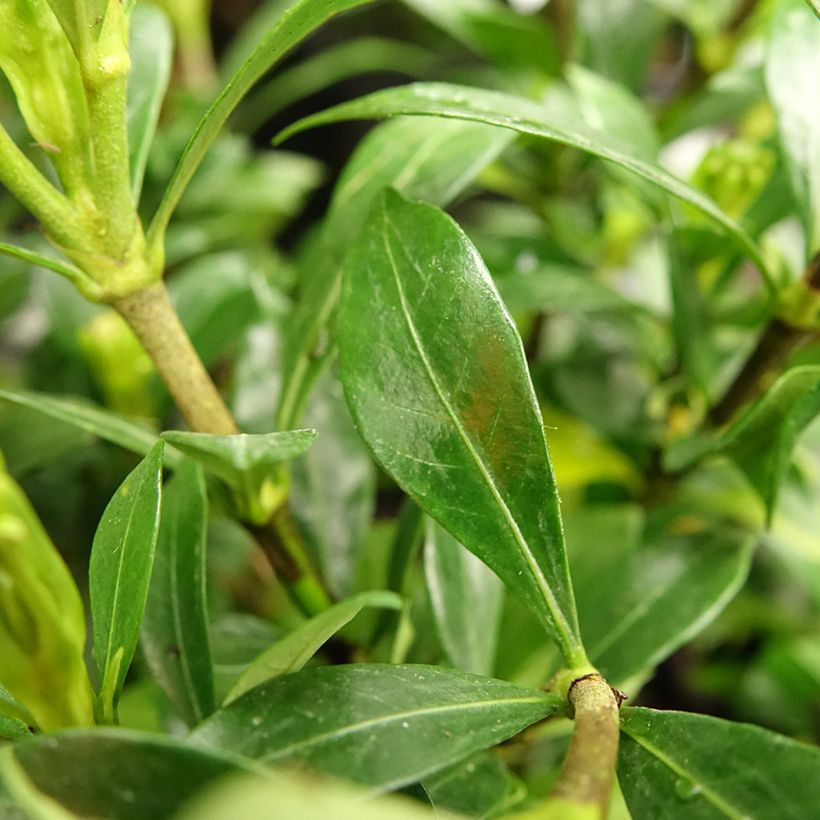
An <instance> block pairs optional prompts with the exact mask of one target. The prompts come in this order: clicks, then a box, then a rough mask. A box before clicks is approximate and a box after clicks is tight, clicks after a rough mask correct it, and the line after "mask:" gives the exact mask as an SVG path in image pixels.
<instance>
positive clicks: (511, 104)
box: [276, 83, 774, 286]
mask: <svg viewBox="0 0 820 820" xmlns="http://www.w3.org/2000/svg"><path fill="white" fill-rule="evenodd" d="M397 114H408V115H435V116H439V117H449V118H456V119H464V120H471V121H475V122H483V123H487V124H491V125H497V126H500V127H502V128H508V129H511V130H514V131H518V132H519V133H522V134H530V135H532V136H536V137H541V138H543V139H547V140H552V141H554V142H559V143H563V144H564V145H569V146H572V147H574V148H577V149H579V150H581V151H585V152H587V153H589V154H592V155H593V156H597V157H600V158H601V159H605V160H609V161H610V162H613V163H615V164H616V165H619V166H621V167H623V168H627V169H628V170H630V171H632V172H633V173H635V174H637V175H638V176H639V177H642V178H644V179H646V180H648V181H649V182H651V183H652V184H654V185H656V186H658V187H659V188H661V189H663V190H665V191H667V192H669V193H670V194H673V195H674V196H676V197H679V198H680V199H682V200H684V201H685V202H688V203H689V204H691V205H694V206H695V207H696V208H698V209H700V210H701V211H703V212H704V213H705V214H707V215H709V216H710V217H712V219H714V220H715V221H716V222H717V223H718V224H719V225H721V226H722V227H723V229H724V230H725V231H726V233H727V234H728V235H729V236H731V237H732V238H733V239H734V240H735V241H736V242H737V243H738V245H739V246H740V247H741V248H743V250H744V251H745V252H746V253H747V254H748V255H749V257H750V258H751V259H752V260H753V261H754V262H755V264H756V265H757V266H758V267H759V268H760V271H761V272H762V273H763V274H764V276H766V277H767V282H768V283H769V284H770V285H771V286H773V285H774V281H773V280H772V279H771V274H770V273H769V271H768V268H767V266H766V263H765V261H764V259H763V257H762V255H761V253H760V250H759V248H758V247H757V245H756V244H755V243H754V241H753V240H752V239H751V237H749V236H748V234H746V232H745V231H744V230H743V229H742V228H741V227H740V226H739V225H738V224H737V223H736V222H735V221H734V220H733V219H731V218H730V217H729V216H727V215H726V214H725V213H724V212H723V211H722V210H721V209H720V208H719V207H718V205H716V204H715V203H714V202H713V201H712V200H711V199H709V197H707V196H706V195H705V194H702V193H700V192H699V191H697V190H695V189H694V188H692V187H691V186H689V185H687V184H686V183H685V182H683V180H681V179H678V178H677V177H675V176H673V175H672V174H670V173H669V172H668V171H665V170H664V169H663V168H661V167H660V166H659V165H655V164H653V163H651V162H649V161H647V160H645V159H642V158H640V157H638V156H634V155H632V154H631V153H629V152H628V150H626V149H624V148H623V147H622V146H621V144H620V142H618V141H616V140H613V139H611V138H609V137H608V135H607V134H606V133H605V132H602V131H597V130H592V129H589V128H586V127H584V126H582V125H579V124H578V123H577V122H575V121H573V120H570V119H569V118H568V117H567V116H566V114H565V112H562V111H561V110H560V109H558V110H556V109H550V108H546V107H544V106H540V105H538V104H537V103H534V102H532V101H530V100H527V99H524V98H522V97H516V96H513V95H510V94H504V93H500V92H497V91H487V90H484V89H479V88H469V87H467V86H457V85H449V84H446V83H413V84H411V85H404V86H400V87H397V88H390V89H387V90H385V91H377V92H376V93H374V94H370V95H368V96H367V97H363V98H361V99H358V100H353V101H352V102H348V103H343V104H341V105H337V106H335V107H333V108H331V109H328V110H327V111H323V112H320V113H318V114H314V115H312V116H309V117H306V118H305V119H303V120H300V121H299V122H297V123H294V124H293V125H291V126H290V127H289V128H287V129H285V130H284V131H283V132H282V133H281V134H280V135H279V136H278V137H277V140H276V141H277V143H280V142H282V141H284V140H285V139H287V138H288V137H290V136H292V135H293V134H297V133H299V132H300V131H304V130H306V129H308V128H315V127H316V126H319V125H326V124H327V123H331V122H338V121H340V120H350V119H375V118H383V117H390V116H394V115H397Z"/></svg>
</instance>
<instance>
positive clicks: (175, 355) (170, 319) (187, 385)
mask: <svg viewBox="0 0 820 820" xmlns="http://www.w3.org/2000/svg"><path fill="white" fill-rule="evenodd" d="M112 304H113V307H114V308H115V309H116V310H117V312H118V313H119V314H120V315H121V316H122V317H123V318H124V319H125V321H126V322H128V324H129V326H130V327H131V329H132V330H133V331H134V333H135V334H136V336H137V338H138V339H139V340H140V342H141V343H142V345H143V347H144V348H145V350H146V351H147V353H148V355H149V356H150V357H151V358H152V359H153V361H154V364H155V365H156V368H157V370H158V371H159V374H160V376H161V377H162V380H163V381H164V382H165V384H166V386H167V387H168V390H169V392H170V393H171V396H172V397H173V399H174V402H175V403H176V405H177V407H178V408H179V410H180V412H181V413H182V415H183V416H184V417H185V420H186V421H187V422H188V425H189V426H190V428H191V429H192V430H193V431H195V432H198V433H212V434H214V435H222V436H227V435H232V434H234V433H238V432H239V429H238V427H237V426H236V422H235V421H234V419H233V416H232V415H231V412H230V411H229V410H228V408H227V407H226V406H225V402H224V401H223V400H222V396H220V395H219V391H218V390H217V389H216V386H215V385H214V383H213V382H212V381H211V377H210V376H209V375H208V373H207V371H206V370H205V367H204V366H203V364H202V362H201V361H200V359H199V356H198V355H197V352H196V351H195V350H194V347H193V345H192V344H191V340H190V339H189V338H188V334H187V333H186V332H185V329H184V328H183V327H182V324H181V322H180V321H179V317H178V316H177V313H176V311H175V310H174V308H173V306H172V305H171V300H170V299H169V298H168V291H167V290H166V288H165V285H164V284H163V283H162V282H157V283H156V284H154V285H151V286H150V287H147V288H143V289H141V290H137V291H135V292H134V293H132V294H130V295H128V296H125V297H122V298H119V299H115V300H114V301H113V303H112Z"/></svg>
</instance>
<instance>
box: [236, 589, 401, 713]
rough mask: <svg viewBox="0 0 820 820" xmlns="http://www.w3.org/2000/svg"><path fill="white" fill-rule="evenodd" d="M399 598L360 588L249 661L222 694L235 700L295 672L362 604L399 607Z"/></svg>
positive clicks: (391, 594) (357, 611) (392, 594)
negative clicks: (263, 684) (360, 591)
mask: <svg viewBox="0 0 820 820" xmlns="http://www.w3.org/2000/svg"><path fill="white" fill-rule="evenodd" d="M401 606H402V599H401V598H400V597H399V596H398V595H396V594H395V593H392V592H381V591H375V592H362V593H360V594H359V595H354V596H353V597H352V598H348V599H347V600H346V601H342V602H341V603H338V604H336V605H335V606H333V607H331V608H330V609H328V610H326V611H325V612H321V613H320V614H319V615H316V616H315V617H313V618H311V619H310V620H309V621H308V622H307V623H304V624H302V625H301V626H300V627H298V628H297V629H295V630H294V631H293V632H291V633H290V634H289V635H286V636H285V637H284V638H282V639H281V640H279V641H277V642H276V643H275V644H274V645H273V646H271V647H270V648H269V649H266V650H265V651H264V652H263V653H262V654H261V655H259V657H257V658H255V659H254V660H253V661H251V663H250V665H249V666H248V668H247V669H246V670H245V671H244V672H243V673H242V674H241V675H240V676H239V680H238V681H237V682H236V684H235V685H234V687H233V689H231V691H230V692H229V693H228V696H227V697H226V698H225V703H226V704H228V703H230V702H231V701H234V700H236V699H237V698H238V697H240V695H244V694H245V692H249V691H250V690H251V689H253V688H254V687H255V686H259V685H260V684H262V683H265V681H268V680H271V679H273V678H277V677H279V676H280V675H287V674H289V673H290V672H298V671H299V670H300V669H301V668H302V667H303V666H304V665H305V664H306V663H307V662H308V661H309V660H310V659H311V658H312V657H313V656H314V655H315V654H316V652H317V651H318V650H319V649H320V648H321V646H322V644H324V643H325V642H326V641H327V640H328V639H329V638H332V637H333V636H334V635H335V634H336V633H337V632H338V631H339V630H340V629H341V628H342V627H343V626H345V625H346V624H349V623H350V622H351V621H352V620H353V619H354V618H355V617H356V616H357V615H358V614H359V613H360V612H361V611H362V610H363V609H364V608H365V607H381V608H383V609H401Z"/></svg>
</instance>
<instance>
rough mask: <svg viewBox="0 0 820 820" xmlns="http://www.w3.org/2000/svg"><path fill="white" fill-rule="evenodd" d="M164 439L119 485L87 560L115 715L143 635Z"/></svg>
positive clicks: (105, 684)
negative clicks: (140, 635) (123, 686)
mask: <svg viewBox="0 0 820 820" xmlns="http://www.w3.org/2000/svg"><path fill="white" fill-rule="evenodd" d="M162 448H163V444H162V442H159V443H158V444H156V445H154V447H152V448H151V450H150V451H149V452H148V455H147V456H146V457H145V458H144V459H143V460H142V461H141V462H140V463H139V464H138V465H137V467H136V468H135V469H134V470H133V472H131V474H130V475H129V476H128V477H127V478H126V479H125V481H124V482H123V483H122V484H121V485H120V487H119V489H118V490H117V492H116V493H115V494H114V497H113V498H112V499H111V501H110V502H109V504H108V506H107V507H106V508H105V512H104V513H103V516H102V520H101V521H100V525H99V527H98V528H97V532H96V534H95V535H94V543H93V544H92V547H91V561H90V565H89V572H88V578H89V595H90V598H91V620H92V623H93V627H94V655H95V657H96V660H97V668H98V669H99V673H100V707H101V710H102V715H103V717H104V719H106V720H111V718H112V717H113V713H114V708H115V706H116V702H117V699H118V698H119V693H120V690H121V689H122V684H123V681H124V680H125V675H126V672H127V671H128V667H129V665H130V664H131V659H132V658H133V656H134V650H135V649H136V647H137V641H138V640H139V633H140V623H141V621H142V613H143V610H144V609H145V601H146V598H147V596H148V584H149V581H150V579H151V567H152V565H153V561H154V547H155V545H156V542H157V532H158V530H159V511H160V495H161V486H162Z"/></svg>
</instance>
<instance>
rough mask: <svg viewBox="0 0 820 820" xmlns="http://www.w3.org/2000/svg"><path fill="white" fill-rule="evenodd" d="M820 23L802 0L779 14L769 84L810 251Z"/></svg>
mask: <svg viewBox="0 0 820 820" xmlns="http://www.w3.org/2000/svg"><path fill="white" fill-rule="evenodd" d="M818 78H820V25H818V24H817V20H816V19H815V17H814V16H813V15H812V13H811V11H810V10H809V9H808V8H807V7H806V5H805V3H804V2H802V0H784V2H782V3H779V4H778V6H777V9H776V11H775V14H774V19H773V22H772V29H771V35H770V42H769V53H768V57H767V61H766V86H767V88H768V92H769V98H770V100H771V102H772V105H773V106H774V109H775V113H776V114H777V123H778V132H779V136H780V145H781V148H782V150H783V153H784V155H785V159H786V164H787V166H788V169H789V175H790V178H791V184H792V189H793V191H794V194H795V198H796V200H797V206H798V210H799V212H800V217H801V220H802V222H803V229H804V230H805V233H806V250H807V255H808V256H809V257H810V256H811V255H812V254H813V253H814V252H815V251H817V250H819V249H820V111H819V110H818V106H817V105H815V104H813V101H815V100H817V99H818V98H820V79H818Z"/></svg>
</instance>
